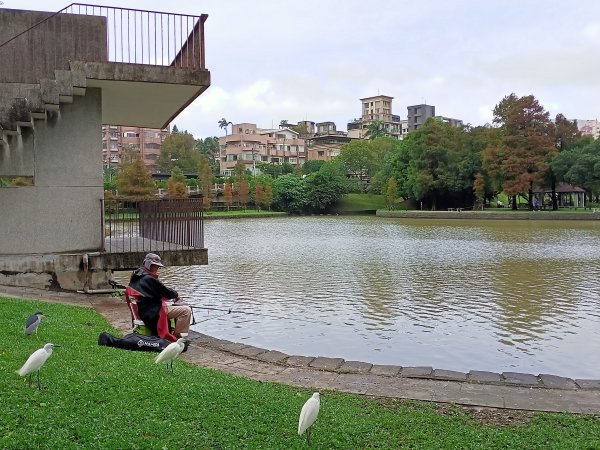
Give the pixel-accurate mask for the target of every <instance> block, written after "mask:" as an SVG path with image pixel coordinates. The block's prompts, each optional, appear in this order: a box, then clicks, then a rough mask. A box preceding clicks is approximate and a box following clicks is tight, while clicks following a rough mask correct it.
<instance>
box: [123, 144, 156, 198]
mask: <svg viewBox="0 0 600 450" xmlns="http://www.w3.org/2000/svg"><path fill="white" fill-rule="evenodd" d="M117 188H118V190H119V195H121V196H123V197H125V198H130V199H145V198H153V197H154V196H155V194H156V187H155V185H154V181H153V180H152V175H150V172H149V171H148V169H147V168H146V166H145V165H144V162H143V161H142V159H141V158H140V154H139V153H138V152H137V151H136V150H134V149H132V148H131V147H125V148H124V149H123V153H122V155H121V170H120V171H119V174H118V175H117Z"/></svg>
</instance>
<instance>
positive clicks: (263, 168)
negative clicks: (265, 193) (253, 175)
mask: <svg viewBox="0 0 600 450" xmlns="http://www.w3.org/2000/svg"><path fill="white" fill-rule="evenodd" d="M256 167H257V168H258V170H260V172H261V173H264V174H267V175H270V176H271V177H273V178H277V177H279V176H281V175H286V174H288V173H294V169H295V167H294V165H293V164H290V163H288V162H284V163H283V164H269V163H266V162H259V163H257V164H256Z"/></svg>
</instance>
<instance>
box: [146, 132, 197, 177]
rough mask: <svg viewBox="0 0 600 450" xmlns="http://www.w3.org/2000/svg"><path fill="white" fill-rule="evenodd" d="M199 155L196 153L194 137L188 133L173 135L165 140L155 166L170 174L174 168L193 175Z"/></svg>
mask: <svg viewBox="0 0 600 450" xmlns="http://www.w3.org/2000/svg"><path fill="white" fill-rule="evenodd" d="M198 160H199V154H198V152H197V151H196V141H195V140H194V136H192V135H191V134H188V133H174V134H170V135H169V136H167V137H166V138H165V140H164V141H163V143H162V146H161V149H160V155H159V157H158V159H157V160H156V165H157V166H158V167H160V168H161V169H162V170H165V171H169V172H172V171H173V168H174V167H179V168H180V169H181V170H182V171H184V172H188V173H193V172H195V171H196V170H197V167H198Z"/></svg>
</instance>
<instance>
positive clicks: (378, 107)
mask: <svg viewBox="0 0 600 450" xmlns="http://www.w3.org/2000/svg"><path fill="white" fill-rule="evenodd" d="M393 99H394V97H390V96H387V95H377V96H375V97H365V98H361V99H360V103H361V111H362V115H361V117H360V119H353V120H351V121H350V122H348V126H347V130H348V137H350V138H355V139H362V138H364V137H365V133H366V131H367V127H368V126H369V124H371V123H372V122H374V121H376V120H377V121H380V122H382V123H383V128H384V130H385V132H386V133H387V134H388V135H390V136H393V137H396V138H399V137H400V135H401V127H400V116H398V115H394V114H393V113H392V100H393Z"/></svg>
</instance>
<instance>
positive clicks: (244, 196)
mask: <svg viewBox="0 0 600 450" xmlns="http://www.w3.org/2000/svg"><path fill="white" fill-rule="evenodd" d="M249 199H250V186H248V181H247V180H246V179H242V180H240V181H239V187H238V202H239V203H240V205H241V206H242V208H244V210H246V205H248V200H249Z"/></svg>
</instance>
